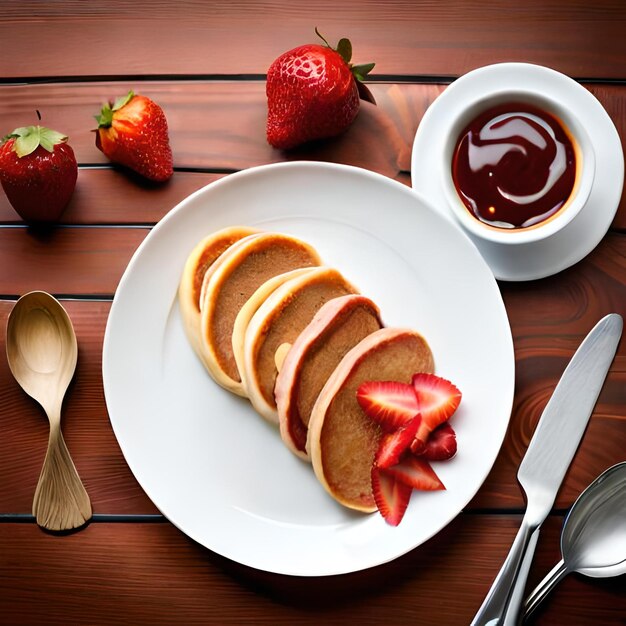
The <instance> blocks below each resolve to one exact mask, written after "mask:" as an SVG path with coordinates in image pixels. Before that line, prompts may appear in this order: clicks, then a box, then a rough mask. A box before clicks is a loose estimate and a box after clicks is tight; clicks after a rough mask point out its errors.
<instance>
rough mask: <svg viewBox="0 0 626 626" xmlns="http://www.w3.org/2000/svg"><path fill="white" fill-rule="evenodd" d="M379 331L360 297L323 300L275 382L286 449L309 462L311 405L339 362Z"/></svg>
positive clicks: (370, 306) (372, 309)
mask: <svg viewBox="0 0 626 626" xmlns="http://www.w3.org/2000/svg"><path fill="white" fill-rule="evenodd" d="M381 327H382V322H381V321H380V312H379V310H378V307H377V306H376V305H375V304H374V303H373V302H372V301H371V300H370V299H369V298H366V297H365V296H361V295H354V294H352V295H347V296H342V297H339V298H335V299H333V300H330V301H329V302H327V303H326V304H325V305H324V306H323V307H322V308H321V309H320V310H319V311H318V312H317V313H316V314H315V317H314V318H313V319H312V321H311V322H310V323H309V324H308V325H307V327H306V328H305V329H304V330H303V331H302V332H301V333H300V335H298V338H297V339H296V341H295V342H294V344H293V346H291V349H290V350H289V352H287V355H286V357H285V359H284V361H283V363H282V367H280V371H279V373H278V377H277V379H276V389H275V396H276V406H277V409H278V418H279V422H280V435H281V437H282V439H283V441H284V442H285V444H286V445H287V447H288V448H289V449H290V450H291V451H292V452H294V453H295V454H296V455H298V456H299V457H301V458H303V459H306V460H308V458H309V457H308V454H307V452H306V438H307V431H308V424H309V419H310V417H311V411H312V410H313V405H314V404H315V401H316V400H317V397H318V396H319V393H320V391H321V390H322V388H323V387H324V384H325V383H326V381H327V380H328V378H329V377H330V375H331V374H332V373H333V371H334V370H335V368H336V367H337V365H339V362H340V361H341V359H342V358H343V357H344V356H345V355H346V353H347V352H349V351H350V350H351V349H352V348H353V347H354V346H355V345H356V344H358V343H359V342H360V341H361V340H362V339H364V338H365V337H367V336H368V335H370V334H371V333H373V332H375V331H376V330H378V329H379V328H381Z"/></svg>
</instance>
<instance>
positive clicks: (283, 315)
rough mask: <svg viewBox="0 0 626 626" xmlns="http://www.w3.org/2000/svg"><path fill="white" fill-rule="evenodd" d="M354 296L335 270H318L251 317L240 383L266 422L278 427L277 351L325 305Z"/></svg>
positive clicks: (279, 291)
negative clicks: (275, 395) (276, 397)
mask: <svg viewBox="0 0 626 626" xmlns="http://www.w3.org/2000/svg"><path fill="white" fill-rule="evenodd" d="M355 292H356V289H355V287H354V286H353V285H351V284H350V283H349V282H348V281H347V280H346V279H345V278H344V277H343V276H342V275H341V274H340V273H339V272H338V271H337V270H335V269H333V268H330V267H319V268H315V269H314V270H312V271H311V272H308V273H307V274H304V275H303V276H299V277H297V278H293V279H292V280H289V281H287V282H286V283H284V284H283V285H281V286H280V287H278V289H276V291H274V293H272V294H271V295H270V296H269V297H268V298H267V300H266V301H265V302H264V303H263V304H262V305H261V306H260V307H259V309H258V311H257V312H256V313H255V314H254V315H253V316H252V319H251V320H250V323H249V324H248V327H247V329H246V335H245V342H244V380H245V383H246V392H247V394H248V397H249V398H250V402H252V405H253V406H254V408H255V409H256V410H257V411H258V412H259V413H260V414H261V415H263V416H264V417H265V418H266V419H268V420H269V421H271V422H274V423H276V424H277V423H278V413H277V410H276V399H275V397H274V386H275V384H276V375H277V373H278V372H277V367H276V361H275V355H276V351H277V350H278V348H279V347H280V346H281V345H282V344H285V343H290V344H291V343H293V342H294V341H296V339H297V337H298V335H299V334H300V333H301V332H302V330H303V329H304V328H306V326H307V325H308V324H309V322H310V321H311V320H312V319H313V316H314V315H315V313H317V311H318V310H319V309H320V308H321V307H322V306H323V305H324V304H325V303H326V302H328V301H329V300H332V299H333V298H337V297H339V296H345V295H346V294H350V293H355Z"/></svg>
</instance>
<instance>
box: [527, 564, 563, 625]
mask: <svg viewBox="0 0 626 626" xmlns="http://www.w3.org/2000/svg"><path fill="white" fill-rule="evenodd" d="M568 571H569V570H568V569H567V566H566V565H565V561H563V559H561V560H560V561H559V562H558V563H557V564H556V565H555V566H554V567H553V568H552V569H551V570H550V571H549V572H548V574H547V575H546V577H545V578H544V579H543V580H542V581H541V582H540V583H539V584H538V585H537V586H536V587H535V589H534V590H533V591H532V593H531V594H530V595H529V596H528V598H526V602H525V603H524V619H526V618H527V617H528V616H529V615H530V614H531V613H532V612H533V611H534V610H535V609H536V608H537V607H538V606H539V605H540V604H541V602H542V601H543V599H544V598H545V597H546V596H547V595H548V594H549V593H550V592H551V591H552V589H554V588H555V587H556V586H557V584H558V583H559V582H560V581H561V579H562V578H564V577H565V576H566V575H567V573H568Z"/></svg>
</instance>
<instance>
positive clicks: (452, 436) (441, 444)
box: [420, 422, 456, 461]
mask: <svg viewBox="0 0 626 626" xmlns="http://www.w3.org/2000/svg"><path fill="white" fill-rule="evenodd" d="M420 454H421V456H422V457H424V458H425V459H426V460H427V461H447V460H448V459H451V458H452V457H453V456H454V455H455V454H456V433H455V432H454V429H453V428H452V426H450V423H449V422H444V423H443V424H441V425H440V426H437V428H435V430H433V432H432V433H430V435H429V436H428V439H427V440H426V444H425V445H424V449H423V451H422V452H421V453H420Z"/></svg>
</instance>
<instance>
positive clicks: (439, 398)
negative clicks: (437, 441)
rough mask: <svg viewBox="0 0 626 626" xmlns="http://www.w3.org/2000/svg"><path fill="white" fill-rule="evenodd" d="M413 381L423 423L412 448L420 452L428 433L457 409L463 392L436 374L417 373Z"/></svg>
mask: <svg viewBox="0 0 626 626" xmlns="http://www.w3.org/2000/svg"><path fill="white" fill-rule="evenodd" d="M412 382H413V388H414V389H415V394H416V397H417V401H418V407H419V411H420V413H421V415H422V423H421V424H420V427H419V429H418V431H417V435H416V437H415V442H414V443H413V444H412V445H411V450H412V451H413V452H414V453H416V454H419V453H421V452H422V451H423V449H424V444H425V443H426V440H427V439H428V435H429V434H430V433H431V432H432V431H433V430H434V429H435V428H437V426H439V424H442V423H443V422H445V421H447V420H449V419H450V417H451V416H452V414H453V413H454V412H455V411H456V409H457V407H458V406H459V403H460V402H461V392H460V391H459V390H458V389H457V388H456V387H455V386H454V385H453V384H452V383H451V382H450V381H449V380H446V379H445V378H440V377H439V376H435V375H434V374H423V373H420V374H415V375H414V376H413V381H412Z"/></svg>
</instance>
